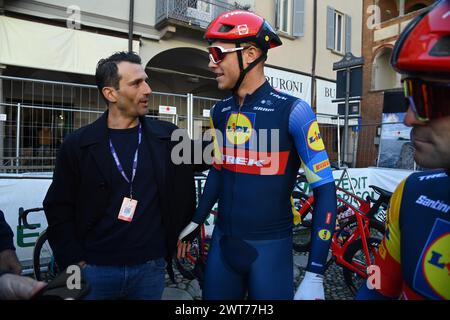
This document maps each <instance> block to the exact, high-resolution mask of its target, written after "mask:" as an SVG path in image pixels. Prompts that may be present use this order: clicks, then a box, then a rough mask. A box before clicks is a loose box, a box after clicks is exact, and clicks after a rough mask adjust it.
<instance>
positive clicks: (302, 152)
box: [289, 100, 337, 274]
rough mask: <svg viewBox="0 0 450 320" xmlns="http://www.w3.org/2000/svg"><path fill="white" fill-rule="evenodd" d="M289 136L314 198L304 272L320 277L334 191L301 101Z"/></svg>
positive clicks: (333, 221)
mask: <svg viewBox="0 0 450 320" xmlns="http://www.w3.org/2000/svg"><path fill="white" fill-rule="evenodd" d="M289 132H290V134H291V135H292V137H293V139H294V143H295V147H296V149H297V152H298V154H299V157H300V160H301V162H302V168H303V170H304V171H305V175H306V178H307V180H308V183H309V184H310V186H311V188H312V189H313V194H314V214H313V225H312V238H311V253H310V255H309V258H308V265H307V268H306V270H307V271H309V272H314V273H317V274H323V273H324V272H325V263H326V260H327V256H328V250H329V248H330V243H331V236H332V234H333V231H334V227H335V224H336V204H337V202H336V188H335V185H334V178H333V174H332V171H331V166H330V161H329V159H328V155H327V152H326V151H325V146H324V143H323V141H322V137H321V135H320V131H319V126H318V124H317V120H316V116H315V114H314V112H313V111H312V109H311V107H310V106H309V105H308V103H306V102H305V101H303V100H298V101H297V102H295V103H294V105H293V107H292V110H291V113H290V116H289Z"/></svg>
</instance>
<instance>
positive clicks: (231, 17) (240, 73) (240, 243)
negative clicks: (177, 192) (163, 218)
mask: <svg viewBox="0 0 450 320" xmlns="http://www.w3.org/2000/svg"><path fill="white" fill-rule="evenodd" d="M205 38H206V39H207V40H208V42H209V43H210V45H211V46H210V47H209V48H208V50H209V54H210V63H209V68H210V69H211V70H212V71H213V72H214V73H215V74H216V80H217V83H218V87H219V89H221V90H231V91H232V93H233V95H232V96H231V97H229V98H227V99H224V100H222V101H220V102H218V103H217V104H216V105H215V106H214V107H213V108H212V109H211V112H210V114H211V117H210V120H211V127H212V128H213V129H214V128H215V129H216V139H215V144H216V148H215V159H214V166H213V168H211V170H210V172H209V175H208V180H207V182H206V186H205V190H204V193H203V195H202V198H201V200H200V202H199V205H198V208H197V211H196V213H195V215H194V217H193V219H192V222H191V223H190V224H189V225H188V226H187V227H186V228H185V229H184V230H183V232H182V233H181V234H180V237H179V238H180V240H181V241H186V240H189V239H190V238H192V235H193V234H195V232H196V230H197V229H198V226H199V225H200V224H202V223H203V222H204V221H205V219H206V217H207V215H208V214H209V212H210V210H211V208H212V206H213V205H214V204H215V202H216V201H217V200H218V201H219V209H218V211H219V214H218V219H217V223H216V226H215V228H214V234H213V238H212V245H211V249H210V251H209V253H208V261H207V265H206V271H205V283H204V288H203V298H204V299H242V298H244V297H245V296H247V297H248V298H249V299H292V298H293V297H294V279H293V255H292V225H293V216H292V211H291V202H290V195H291V193H292V190H293V188H294V183H295V179H296V176H297V172H298V169H299V167H300V165H301V166H302V168H303V169H304V171H305V172H306V175H307V177H308V180H309V183H310V185H311V187H312V188H313V190H314V191H313V192H314V199H315V200H316V203H315V206H314V209H315V212H314V222H313V230H314V236H313V239H312V249H311V254H310V256H309V261H308V266H307V272H306V274H305V277H304V279H303V281H302V283H301V285H300V287H299V289H298V291H297V294H296V295H295V298H297V299H324V289H323V273H324V271H325V270H324V269H325V262H326V258H327V255H328V250H329V245H330V241H331V234H332V231H333V230H334V223H335V220H336V219H335V215H336V193H335V187H334V179H333V176H332V173H331V168H330V162H329V160H328V156H327V153H326V151H325V147H324V143H323V141H322V137H321V135H320V132H319V126H318V124H317V121H316V117H315V114H314V113H313V112H312V110H311V107H310V106H309V105H308V104H307V103H306V102H305V101H303V100H301V99H298V98H295V97H292V96H290V95H288V94H285V93H281V92H278V91H275V90H274V89H273V88H272V87H271V86H270V84H269V83H268V82H267V81H266V79H265V76H264V61H265V60H266V58H267V52H268V50H269V49H271V48H275V47H278V46H280V45H281V41H280V39H279V37H278V35H277V34H276V32H275V31H274V30H273V29H272V27H271V26H270V25H269V23H268V22H267V21H265V20H264V19H263V18H261V17H259V16H258V15H256V14H254V13H252V12H247V11H240V10H238V11H231V12H227V13H224V14H222V15H220V16H218V17H217V18H216V19H215V20H214V21H213V22H212V23H211V24H210V25H209V27H208V30H207V32H206V34H205ZM264 132H265V133H264ZM274 136H276V137H277V139H275V138H273V137H274ZM264 138H266V139H264ZM271 138H272V139H271ZM269 140H270V143H268V144H266V145H265V144H264V141H266V142H268V141H269ZM178 249H179V251H178V256H183V255H184V253H185V250H186V249H187V245H186V244H183V243H182V242H180V244H179V248H178Z"/></svg>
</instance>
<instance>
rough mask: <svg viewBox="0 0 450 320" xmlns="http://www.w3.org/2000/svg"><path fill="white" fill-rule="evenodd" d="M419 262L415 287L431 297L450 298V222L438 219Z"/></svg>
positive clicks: (415, 276)
mask: <svg viewBox="0 0 450 320" xmlns="http://www.w3.org/2000/svg"><path fill="white" fill-rule="evenodd" d="M419 261H420V262H419V263H418V264H417V267H416V272H415V275H414V289H415V290H417V291H418V292H420V293H421V294H423V295H424V296H426V297H428V298H431V299H445V300H449V299H450V222H449V221H445V220H442V219H437V220H436V222H435V224H434V226H433V229H432V231H431V233H430V236H429V238H428V241H427V243H426V245H425V247H424V250H423V252H422V255H421V258H420V260H419Z"/></svg>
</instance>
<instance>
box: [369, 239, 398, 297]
mask: <svg viewBox="0 0 450 320" xmlns="http://www.w3.org/2000/svg"><path fill="white" fill-rule="evenodd" d="M375 264H376V265H378V266H379V267H380V270H381V279H380V280H381V284H380V288H379V289H378V291H379V292H380V293H381V294H382V295H384V296H387V297H391V298H397V297H399V296H400V294H401V293H402V284H403V280H402V279H403V277H402V269H401V265H400V263H398V262H397V261H396V260H395V259H394V258H393V257H392V256H391V255H390V254H389V251H388V250H387V249H386V244H385V239H383V241H382V242H381V245H380V247H379V249H378V252H377V253H376V254H375Z"/></svg>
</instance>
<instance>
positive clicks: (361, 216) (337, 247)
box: [299, 169, 371, 278]
mask: <svg viewBox="0 0 450 320" xmlns="http://www.w3.org/2000/svg"><path fill="white" fill-rule="evenodd" d="M345 174H346V175H347V178H348V180H349V182H350V185H351V188H352V190H353V192H354V188H353V185H352V184H351V178H350V175H349V173H348V171H347V169H344V172H343V173H342V175H341V178H340V179H339V182H338V184H337V186H336V190H337V191H339V192H343V193H345V194H347V195H348V196H349V197H350V198H351V199H355V200H356V202H357V203H358V207H355V206H354V205H353V204H352V203H350V202H351V201H347V200H345V199H344V198H343V197H342V196H340V195H338V194H336V197H337V199H338V201H339V202H340V203H341V204H345V205H346V206H347V207H348V208H350V209H351V210H352V211H353V213H354V215H355V217H356V223H357V226H356V229H355V230H354V231H353V232H352V233H351V235H350V236H349V238H347V239H346V241H344V242H342V241H340V240H339V236H340V233H341V231H342V230H335V232H334V233H333V237H332V240H331V246H330V248H331V252H332V255H333V259H334V261H336V263H338V264H339V265H341V266H343V267H344V268H347V269H349V270H351V271H353V272H356V273H357V274H358V275H360V276H361V277H363V278H366V277H367V274H366V272H365V270H366V266H368V265H370V264H371V259H370V252H369V246H368V244H367V240H368V238H369V237H370V228H369V226H370V219H371V217H369V216H368V215H367V214H368V213H370V209H371V206H370V201H366V200H364V199H362V198H361V197H358V196H357V195H356V194H355V193H351V192H349V191H347V190H345V189H343V188H341V187H340V186H339V185H340V184H341V183H342V181H343V177H344V175H345ZM313 203H314V195H311V196H310V197H309V198H308V199H307V200H306V201H305V202H302V207H301V208H300V209H299V213H300V216H301V217H302V220H303V218H304V217H305V215H306V213H308V212H309V211H310V209H311V205H312V204H313ZM338 223H339V221H337V225H338ZM359 238H361V241H362V247H363V252H364V257H365V262H366V266H363V265H361V264H358V263H357V262H352V263H349V262H347V261H346V260H345V259H344V254H345V251H346V250H347V248H348V247H349V246H350V245H351V244H352V243H353V242H354V241H356V240H357V239H359ZM327 266H329V264H327Z"/></svg>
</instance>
